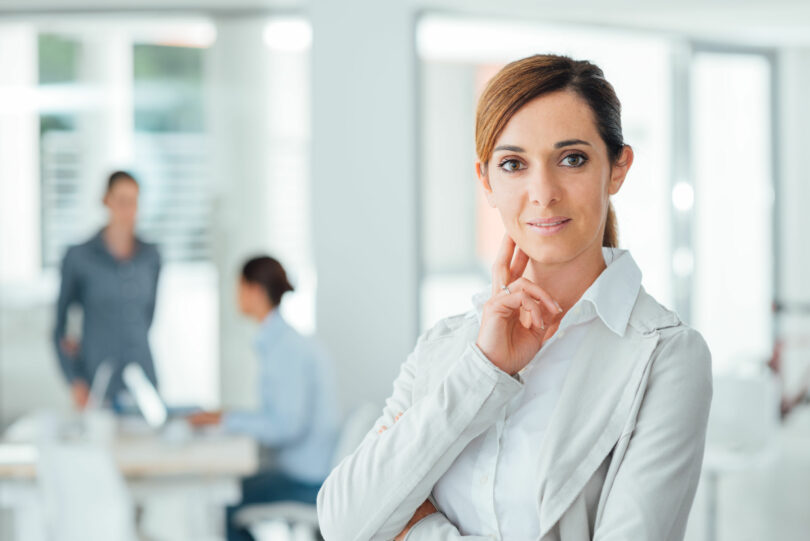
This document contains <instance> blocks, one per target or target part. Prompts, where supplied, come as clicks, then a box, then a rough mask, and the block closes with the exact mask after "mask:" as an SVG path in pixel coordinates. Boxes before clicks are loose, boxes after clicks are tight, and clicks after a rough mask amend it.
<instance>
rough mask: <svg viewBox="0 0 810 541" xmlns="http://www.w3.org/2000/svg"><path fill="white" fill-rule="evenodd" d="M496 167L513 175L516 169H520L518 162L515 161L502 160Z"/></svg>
mask: <svg viewBox="0 0 810 541" xmlns="http://www.w3.org/2000/svg"><path fill="white" fill-rule="evenodd" d="M498 167H500V168H501V169H503V170H504V171H506V172H507V173H513V172H515V171H517V170H518V169H520V162H519V161H517V160H504V161H502V162H501V163H499V164H498Z"/></svg>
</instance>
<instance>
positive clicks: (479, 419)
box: [318, 341, 521, 541]
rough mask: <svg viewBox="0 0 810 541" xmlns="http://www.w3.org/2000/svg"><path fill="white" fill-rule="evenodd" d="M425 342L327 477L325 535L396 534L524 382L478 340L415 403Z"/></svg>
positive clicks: (336, 539) (321, 508) (322, 510)
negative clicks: (498, 363) (497, 362)
mask: <svg viewBox="0 0 810 541" xmlns="http://www.w3.org/2000/svg"><path fill="white" fill-rule="evenodd" d="M423 345H424V343H423V342H422V341H420V343H419V344H417V347H416V349H415V350H414V352H413V353H412V354H411V355H410V356H409V358H408V360H407V361H406V362H405V364H404V365H403V366H402V369H401V371H400V374H399V376H398V377H397V379H396V381H395V382H394V392H393V394H392V396H391V397H390V398H389V399H388V400H387V401H386V406H385V409H384V411H383V415H382V417H381V418H380V419H379V420H378V421H377V423H376V424H375V426H374V427H373V428H372V429H371V431H370V432H369V434H368V435H367V436H366V438H365V439H364V440H363V442H362V443H361V444H360V446H359V447H358V448H357V450H356V451H355V452H354V453H352V454H351V455H349V456H348V457H346V458H345V459H343V461H342V462H341V463H340V464H339V465H338V466H337V467H336V468H335V469H334V470H333V471H332V473H331V474H330V475H329V477H328V478H327V479H326V481H325V482H324V485H323V487H322V488H321V491H320V493H319V494H318V519H319V521H320V526H321V531H322V532H323V535H324V538H325V539H329V540H330V541H343V540H347V541H348V540H364V541H365V540H368V539H371V540H390V539H393V538H394V537H395V536H396V535H397V534H399V532H401V531H402V529H403V528H404V527H405V526H406V524H407V523H408V521H409V520H410V519H411V517H412V516H413V514H414V512H415V511H416V509H417V508H418V507H419V506H420V505H421V504H422V503H423V502H424V501H425V500H426V499H427V498H428V496H429V495H430V492H431V491H432V489H433V485H434V484H435V483H436V481H438V480H439V478H440V477H441V476H442V475H443V474H444V472H445V471H447V469H448V468H449V467H450V465H451V464H452V463H453V461H454V460H455V458H456V457H457V456H458V455H459V454H460V453H461V451H462V450H464V448H465V447H466V446H467V444H468V443H469V442H470V441H471V440H472V439H474V438H475V437H476V436H478V435H479V434H480V433H482V432H483V431H484V430H485V429H486V428H487V427H488V426H490V425H491V424H492V423H494V422H495V420H496V418H497V415H498V413H499V412H500V410H501V408H503V407H504V406H505V405H506V403H507V402H508V401H509V400H510V399H511V398H512V397H513V396H514V395H515V393H516V392H517V391H519V389H520V387H521V383H519V382H518V381H517V380H515V379H514V378H512V377H511V376H509V375H508V374H507V373H506V372H503V371H502V370H500V369H499V368H497V367H495V366H494V365H493V364H492V363H491V362H489V360H488V359H487V358H486V357H485V356H484V355H483V354H482V353H481V352H480V350H478V348H477V347H476V346H474V345H470V346H468V347H467V348H466V349H465V350H464V353H463V354H462V355H461V358H459V359H458V361H456V362H455V363H454V364H453V366H452V367H451V368H450V370H449V371H448V373H447V375H446V376H445V377H444V379H443V380H442V381H441V383H439V384H438V385H437V386H436V387H435V388H434V389H433V390H431V391H430V392H429V393H428V394H427V395H425V396H424V397H422V398H420V399H419V400H418V401H416V402H412V399H411V397H412V390H413V389H412V385H413V383H414V379H415V372H416V367H417V364H418V361H419V355H420V353H421V347H422V346H423ZM400 413H402V416H401V417H400V418H399V419H398V420H397V421H396V422H394V419H395V418H396V417H397V416H398V415H399V414H400ZM383 427H385V428H386V429H385V430H382V429H383ZM433 520H435V519H433ZM431 522H432V521H431Z"/></svg>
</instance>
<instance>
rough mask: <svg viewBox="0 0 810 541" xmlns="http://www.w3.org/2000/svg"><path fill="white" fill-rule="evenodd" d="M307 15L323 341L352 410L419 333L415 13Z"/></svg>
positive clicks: (344, 8) (401, 9) (323, 9)
mask: <svg viewBox="0 0 810 541" xmlns="http://www.w3.org/2000/svg"><path fill="white" fill-rule="evenodd" d="M309 12H310V14H311V17H312V26H313V35H314V42H313V51H312V52H313V56H312V60H313V66H312V69H313V72H312V73H313V80H312V84H313V87H312V91H313V92H312V107H313V110H312V117H313V146H312V172H313V188H312V194H313V197H312V204H313V207H312V212H313V239H314V252H315V261H316V266H317V270H318V300H317V312H316V314H317V322H318V323H317V327H318V335H319V336H320V338H321V339H322V340H323V341H324V342H325V344H326V345H327V346H328V347H329V349H330V350H331V351H332V353H333V355H334V356H335V357H336V359H337V362H338V368H339V378H340V384H341V398H342V400H343V403H344V405H346V406H348V407H351V406H353V405H355V404H357V403H358V402H360V401H362V400H367V399H372V400H374V401H376V402H378V403H381V401H382V399H383V398H384V397H385V396H387V395H388V394H389V393H390V390H391V382H392V381H393V379H394V376H395V375H396V373H397V370H398V367H399V365H400V364H401V363H402V362H403V361H404V360H405V357H406V355H407V354H408V352H409V351H410V350H411V349H412V348H413V345H414V343H415V339H416V329H417V221H416V220H417V213H416V195H417V191H416V187H415V164H414V153H415V137H416V135H415V125H416V102H415V92H416V85H415V80H414V68H415V60H414V55H415V52H414V32H413V19H412V11H411V10H410V9H409V7H408V6H405V5H403V4H394V3H390V2H379V1H376V0H350V1H343V2H335V1H334V0H315V1H314V2H312V4H311V5H310V10H309ZM358 14H362V16H358Z"/></svg>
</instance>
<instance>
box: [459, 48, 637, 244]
mask: <svg viewBox="0 0 810 541" xmlns="http://www.w3.org/2000/svg"><path fill="white" fill-rule="evenodd" d="M560 90H571V91H573V92H576V93H577V94H578V95H579V96H580V97H581V98H582V99H583V100H585V102H586V103H587V104H588V106H589V107H590V108H591V111H593V116H594V120H595V122H596V127H597V129H598V130H599V135H600V136H601V137H602V140H603V141H604V142H605V146H607V152H608V158H610V160H611V162H615V161H616V160H617V159H618V158H619V156H620V155H621V152H622V149H623V148H624V139H623V137H622V121H621V109H622V106H621V103H620V102H619V98H618V97H616V91H615V90H613V86H612V85H611V84H610V83H609V82H607V80H606V79H605V75H604V73H603V72H602V70H601V69H600V68H599V67H598V66H596V65H595V64H592V63H590V62H588V61H586V60H573V59H571V58H569V57H567V56H558V55H534V56H530V57H527V58H523V59H521V60H516V61H515V62H512V63H510V64H507V65H506V66H504V67H503V69H501V70H500V71H499V72H498V73H497V74H495V76H494V77H493V78H492V79H491V80H490V81H489V83H488V84H487V86H486V88H485V89H484V92H483V93H482V94H481V97H480V98H479V100H478V109H477V111H476V114H475V151H476V154H478V159H479V160H480V161H481V163H482V164H483V165H484V167H486V164H487V162H489V160H490V158H492V152H493V149H494V148H495V141H496V140H497V139H498V137H499V136H500V135H501V132H502V131H503V130H504V128H505V127H506V124H507V123H508V122H509V120H510V119H511V118H512V116H513V115H514V114H515V113H516V112H518V110H520V108H521V107H523V106H524V105H526V104H527V103H529V102H530V101H532V100H533V99H535V98H538V97H540V96H543V95H545V94H550V93H552V92H557V91H560ZM618 244H619V239H618V227H617V224H616V212H615V211H614V210H613V204H612V203H608V214H607V220H606V223H605V234H604V236H603V237H602V246H611V247H617V246H618Z"/></svg>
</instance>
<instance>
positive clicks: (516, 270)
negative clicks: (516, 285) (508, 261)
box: [507, 248, 529, 283]
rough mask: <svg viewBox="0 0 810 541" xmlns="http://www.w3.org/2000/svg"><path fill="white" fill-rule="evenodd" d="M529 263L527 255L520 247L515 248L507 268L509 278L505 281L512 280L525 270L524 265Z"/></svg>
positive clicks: (521, 274)
mask: <svg viewBox="0 0 810 541" xmlns="http://www.w3.org/2000/svg"><path fill="white" fill-rule="evenodd" d="M528 264H529V256H528V255H527V254H526V252H524V251H523V250H521V249H520V248H516V249H515V257H514V258H513V259H512V266H511V267H510V268H509V280H508V282H507V283H510V282H514V281H515V280H517V279H518V278H520V277H521V276H523V273H524V272H525V271H526V265H528Z"/></svg>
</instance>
